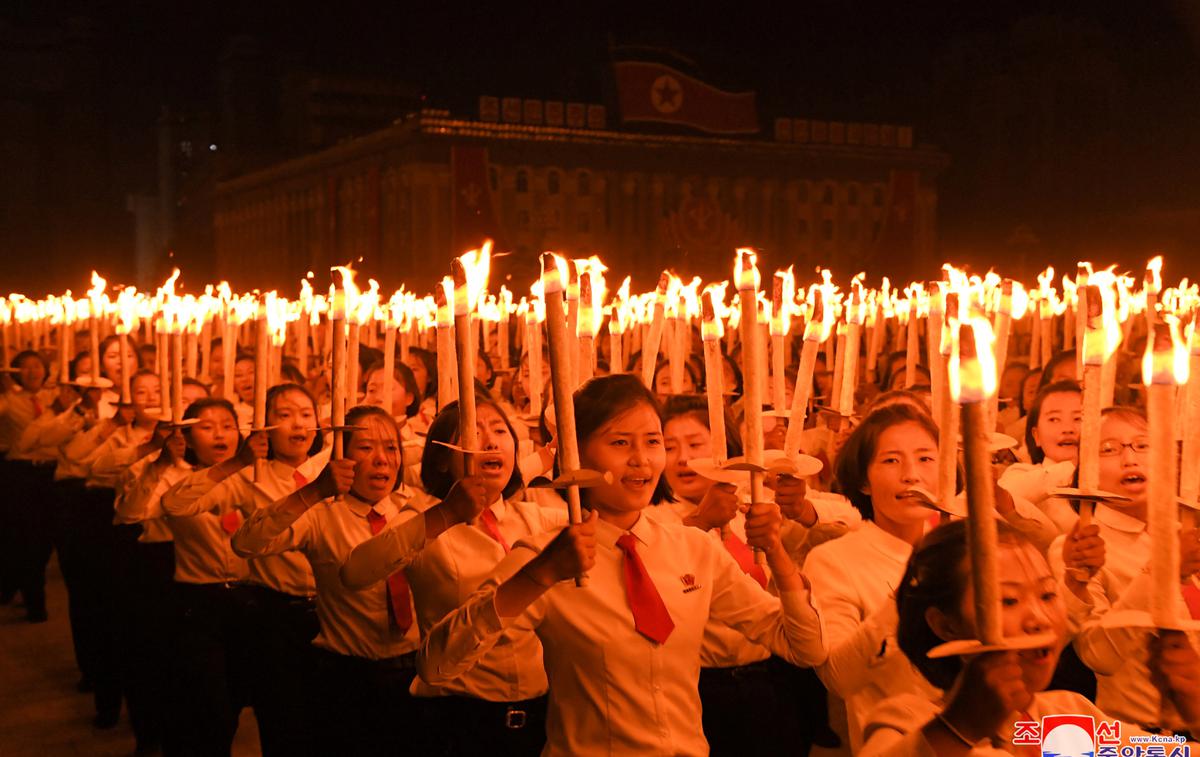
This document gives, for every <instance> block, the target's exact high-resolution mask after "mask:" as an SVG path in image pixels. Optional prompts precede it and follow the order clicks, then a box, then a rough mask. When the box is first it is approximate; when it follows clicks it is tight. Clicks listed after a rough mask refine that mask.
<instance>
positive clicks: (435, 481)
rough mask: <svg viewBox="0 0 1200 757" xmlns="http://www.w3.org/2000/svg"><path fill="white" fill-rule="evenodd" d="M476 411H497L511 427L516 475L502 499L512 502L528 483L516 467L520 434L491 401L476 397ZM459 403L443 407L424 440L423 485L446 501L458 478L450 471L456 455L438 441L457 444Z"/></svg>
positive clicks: (429, 492)
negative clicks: (451, 462)
mask: <svg viewBox="0 0 1200 757" xmlns="http://www.w3.org/2000/svg"><path fill="white" fill-rule="evenodd" d="M475 403H476V408H477V409H478V408H479V407H484V406H487V407H490V408H492V409H493V410H495V411H496V413H497V414H499V416H500V417H501V418H502V419H504V425H505V426H506V427H507V428H508V433H509V435H510V436H511V437H512V440H513V472H512V475H511V476H510V477H509V479H508V483H506V484H505V485H504V491H503V492H501V496H503V497H504V498H505V499H509V498H510V497H512V496H513V495H515V494H516V493H517V492H519V491H520V490H521V488H522V487H524V486H525V482H524V481H523V480H522V479H521V467H520V466H519V465H518V464H517V463H518V462H520V461H519V459H518V455H519V450H518V449H517V432H516V431H515V430H514V429H513V426H512V422H511V421H509V419H508V416H507V415H505V413H504V411H503V410H502V409H500V406H499V405H497V404H496V403H495V402H492V401H491V400H488V399H485V398H483V397H479V396H476V398H475ZM458 407H459V406H458V401H457V400H455V401H454V402H451V403H449V404H447V405H446V407H444V408H442V410H441V412H439V413H438V414H437V417H435V418H434V419H433V422H432V423H430V424H429V433H428V436H427V437H426V439H425V450H424V452H422V453H421V484H422V485H423V486H424V488H425V491H426V492H427V493H428V494H429V495H430V496H432V497H435V498H437V499H445V498H446V495H447V494H449V493H450V488H451V487H452V486H454V482H455V478H454V475H453V474H452V473H451V472H450V457H451V456H452V455H454V454H456V453H455V452H454V450H451V449H450V448H449V447H445V446H443V445H441V444H435V442H448V443H450V444H457V443H458V417H459V410H458Z"/></svg>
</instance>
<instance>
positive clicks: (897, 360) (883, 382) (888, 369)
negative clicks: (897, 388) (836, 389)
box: [825, 350, 908, 391]
mask: <svg viewBox="0 0 1200 757" xmlns="http://www.w3.org/2000/svg"><path fill="white" fill-rule="evenodd" d="M907 362H908V351H907V350H899V351H896V352H889V353H887V355H885V356H884V358H883V370H882V371H880V372H879V388H880V389H882V390H884V391H886V390H887V388H888V387H889V386H891V385H892V376H894V375H896V373H897V372H898V371H899V369H900V368H901V367H903V366H904V365H906V364H907ZM825 367H826V368H828V369H830V370H832V369H833V366H825Z"/></svg>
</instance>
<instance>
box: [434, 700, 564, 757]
mask: <svg viewBox="0 0 1200 757" xmlns="http://www.w3.org/2000/svg"><path fill="white" fill-rule="evenodd" d="M424 703H425V707H426V711H427V712H428V713H429V726H430V728H429V730H430V732H431V733H435V734H438V739H439V742H440V743H436V744H435V745H434V750H433V751H432V752H431V754H436V755H441V756H442V757H477V756H478V757H485V756H486V757H536V755H539V754H541V753H542V747H544V746H545V744H546V697H544V696H541V697H538V698H536V699H527V700H525V701H523V702H489V701H487V700H484V699H473V698H471V697H459V696H449V697H434V698H431V699H426V700H424Z"/></svg>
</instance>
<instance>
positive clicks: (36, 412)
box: [29, 394, 42, 418]
mask: <svg viewBox="0 0 1200 757" xmlns="http://www.w3.org/2000/svg"><path fill="white" fill-rule="evenodd" d="M29 401H30V403H32V404H33V417H34V418H38V417H41V415H42V403H40V402H38V398H37V395H36V394H31V395H29Z"/></svg>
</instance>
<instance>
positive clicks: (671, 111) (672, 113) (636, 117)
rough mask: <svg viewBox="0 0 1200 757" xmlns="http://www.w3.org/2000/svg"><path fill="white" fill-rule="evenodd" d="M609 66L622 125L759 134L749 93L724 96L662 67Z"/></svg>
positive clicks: (637, 64)
mask: <svg viewBox="0 0 1200 757" xmlns="http://www.w3.org/2000/svg"><path fill="white" fill-rule="evenodd" d="M613 65H614V68H615V70H616V80H617V100H618V104H619V106H620V111H621V121H622V122H623V123H633V122H646V121H649V122H656V123H665V124H676V125H679V126H690V127H692V128H693V129H698V130H700V131H703V132H707V133H709V134H757V133H758V111H757V108H756V107H755V100H754V93H753V92H725V91H723V90H720V89H717V88H716V87H713V86H710V85H708V84H705V83H704V82H702V81H700V80H699V79H695V78H693V77H691V76H688V75H687V74H684V73H682V72H680V71H677V70H676V69H674V68H671V67H670V66H664V65H662V64H661V63H649V62H642V61H621V62H619V63H615V64H613Z"/></svg>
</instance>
